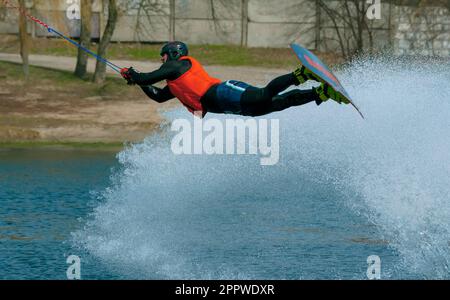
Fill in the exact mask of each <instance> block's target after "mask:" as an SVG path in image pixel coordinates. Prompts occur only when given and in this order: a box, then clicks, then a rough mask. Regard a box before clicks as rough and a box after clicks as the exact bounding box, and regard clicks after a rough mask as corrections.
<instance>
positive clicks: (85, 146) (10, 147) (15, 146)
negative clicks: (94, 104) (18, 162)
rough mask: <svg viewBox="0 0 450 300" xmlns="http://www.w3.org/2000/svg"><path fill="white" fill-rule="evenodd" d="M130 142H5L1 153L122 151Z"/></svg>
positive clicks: (1, 144)
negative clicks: (28, 151)
mask: <svg viewBox="0 0 450 300" xmlns="http://www.w3.org/2000/svg"><path fill="white" fill-rule="evenodd" d="M130 144H131V143H129V142H123V143H122V142H64V141H5V142H0V151H14V150H52V151H55V150H57V151H105V152H119V151H122V150H123V149H124V148H125V147H126V146H127V145H130Z"/></svg>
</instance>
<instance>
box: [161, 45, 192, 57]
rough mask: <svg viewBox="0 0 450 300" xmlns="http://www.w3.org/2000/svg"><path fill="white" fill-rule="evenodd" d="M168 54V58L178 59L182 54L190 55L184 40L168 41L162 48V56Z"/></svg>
mask: <svg viewBox="0 0 450 300" xmlns="http://www.w3.org/2000/svg"><path fill="white" fill-rule="evenodd" d="M164 54H167V55H168V60H178V59H179V58H180V57H182V56H186V55H188V47H187V45H186V44H185V43H183V42H178V41H175V42H168V43H167V44H165V45H164V46H163V47H162V48H161V56H163V55H164Z"/></svg>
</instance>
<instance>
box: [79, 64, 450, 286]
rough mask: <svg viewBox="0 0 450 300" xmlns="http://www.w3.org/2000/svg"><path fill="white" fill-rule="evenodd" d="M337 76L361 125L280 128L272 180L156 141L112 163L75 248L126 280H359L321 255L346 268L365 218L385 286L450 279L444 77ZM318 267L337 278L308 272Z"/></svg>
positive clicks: (309, 123) (387, 71) (448, 118)
mask: <svg viewBox="0 0 450 300" xmlns="http://www.w3.org/2000/svg"><path fill="white" fill-rule="evenodd" d="M337 75H338V77H339V78H341V79H342V80H341V81H342V83H343V85H344V86H345V87H346V88H347V90H348V92H349V94H350V95H352V97H353V98H354V99H355V102H356V103H357V104H358V105H359V106H360V108H361V110H362V111H363V113H364V114H365V116H366V120H365V121H363V120H361V119H360V117H359V116H358V114H357V113H356V112H355V111H353V109H352V108H351V107H349V106H338V105H337V104H335V103H324V104H322V105H321V106H319V107H316V106H315V105H313V104H309V105H306V106H303V107H300V108H291V109H288V110H286V111H283V112H279V113H275V114H272V115H270V116H269V117H270V118H279V119H280V131H281V132H280V161H279V163H278V164H277V165H275V166H260V165H259V158H258V157H255V156H250V155H212V156H208V155H179V156H177V155H174V154H172V152H171V150H170V141H171V137H172V136H173V135H172V133H163V134H158V135H155V136H152V137H149V138H147V139H146V140H145V141H143V142H142V143H140V144H137V145H133V146H131V147H128V148H127V149H126V150H124V151H123V152H121V153H120V154H119V155H118V159H119V161H120V163H121V165H122V169H121V170H119V171H116V172H114V174H113V176H112V183H111V187H110V188H108V189H107V190H105V191H103V192H102V193H101V196H100V203H99V205H98V206H97V208H96V209H95V210H94V212H93V214H92V216H91V217H90V218H89V220H88V221H87V222H86V225H85V227H84V229H83V230H80V231H77V232H75V233H73V241H74V244H75V245H77V246H81V247H82V248H83V249H86V250H87V251H88V252H89V253H90V254H91V255H93V257H96V258H98V259H100V260H102V261H104V262H105V263H107V264H109V265H111V266H113V268H114V270H115V271H117V272H119V273H121V274H124V277H126V278H182V279H186V278H195V279H198V278H227V279H241V278H293V279H295V278H330V277H331V278H353V277H354V278H361V277H362V276H363V275H361V274H360V273H362V272H360V273H358V272H359V270H357V271H350V272H349V273H350V274H351V273H352V272H354V273H357V274H355V275H354V276H353V277H352V276H351V275H348V274H349V273H348V272H347V273H345V272H343V271H341V270H338V269H339V267H338V264H337V262H336V263H335V264H334V260H336V259H334V258H333V256H330V255H328V256H327V255H325V254H324V253H328V252H324V250H323V249H328V248H331V249H330V251H333V249H335V250H334V253H335V255H341V254H340V253H339V251H338V250H336V249H337V247H338V246H337V245H340V244H339V243H341V241H342V239H341V237H340V235H339V234H340V233H339V232H341V231H339V228H341V229H342V232H345V231H346V230H349V229H348V228H353V227H351V226H353V225H351V224H349V223H350V222H349V221H348V220H347V219H348V218H353V217H354V216H359V218H361V219H358V217H355V218H356V219H354V220H356V221H355V223H358V222H359V223H361V222H364V221H361V220H365V222H367V223H370V224H372V225H374V226H375V228H376V229H375V231H374V232H372V233H371V234H373V235H375V236H376V239H378V240H386V241H388V242H389V246H388V248H389V249H391V251H392V253H394V254H392V255H393V256H397V257H398V259H393V260H392V261H390V265H384V264H383V266H385V268H387V269H388V270H387V271H386V273H385V274H387V276H389V277H390V278H404V277H413V278H450V276H449V271H450V270H449V265H450V203H449V200H450V134H449V133H448V132H449V129H450V126H449V125H450V84H449V82H450V63H448V62H436V61H431V60H430V61H420V60H410V61H407V62H405V61H400V60H396V59H389V58H382V57H381V58H371V59H368V58H364V59H359V60H356V61H354V62H352V63H351V64H349V65H348V66H346V67H345V68H343V69H342V70H340V71H339V72H337ZM330 102H331V101H330ZM180 115H181V116H183V117H187V113H185V112H184V111H183V112H180V111H177V112H175V113H174V114H172V116H171V117H172V118H173V117H178V116H180ZM209 117H214V118H217V117H219V118H221V119H224V118H225V117H224V116H217V115H210V116H209ZM306 199H312V201H310V202H308V201H307V200H306ZM327 222H328V223H327ZM330 224H332V225H330ZM280 228H284V229H280ZM304 228H308V230H309V231H308V230H305V229H304ZM337 228H338V229H337ZM285 229H286V230H285ZM314 230H316V231H317V232H315V233H314ZM350 230H351V229H350ZM300 233H301V234H300ZM313 233H314V234H313ZM308 234H310V235H311V238H310V239H308V236H309V235H308ZM319 237H320V241H319V242H318V238H319ZM267 245H269V246H267ZM346 245H347V244H346ZM327 247H328V248H327ZM333 247H334V248H333ZM346 247H347V248H348V246H345V245H344V246H343V249H347V248H346ZM358 249H359V248H358ZM327 251H328V250H327ZM343 251H344V250H343ZM345 251H346V250H345ZM362 252H364V251H362ZM317 253H320V255H321V256H320V259H321V260H323V261H326V262H327V264H328V266H329V269H331V270H335V271H334V273H333V274H330V272H328V273H326V272H323V271H320V270H319V271H318V270H316V269H313V267H311V266H308V264H307V262H306V261H307V260H308V259H312V258H313V257H316V258H317V255H318V254H317ZM368 254H372V253H365V252H364V253H362V254H361V255H362V256H365V257H367V255H368ZM315 255H316V256H315ZM339 257H340V258H339V259H341V260H342V259H343V257H345V256H339ZM350 259H351V256H350ZM283 261H285V263H283ZM298 261H301V262H299V265H296V262H298ZM382 261H383V257H382ZM340 263H345V262H342V261H341V262H340ZM330 264H331V267H330ZM291 265H295V268H292V269H290V268H289V266H291ZM242 266H245V267H242ZM405 274H407V275H405Z"/></svg>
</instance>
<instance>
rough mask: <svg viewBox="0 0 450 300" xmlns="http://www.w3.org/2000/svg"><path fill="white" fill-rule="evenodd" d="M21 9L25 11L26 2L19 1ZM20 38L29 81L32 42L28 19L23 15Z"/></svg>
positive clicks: (20, 20) (24, 65)
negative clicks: (29, 34) (29, 58)
mask: <svg viewBox="0 0 450 300" xmlns="http://www.w3.org/2000/svg"><path fill="white" fill-rule="evenodd" d="M19 5H20V9H22V10H25V9H26V7H25V0H19ZM19 37H20V56H21V57H22V66H23V73H24V74H25V80H26V81H27V80H28V76H29V75H30V68H29V62H28V56H29V54H30V42H29V37H28V33H27V18H26V17H25V16H24V15H23V14H20V15H19Z"/></svg>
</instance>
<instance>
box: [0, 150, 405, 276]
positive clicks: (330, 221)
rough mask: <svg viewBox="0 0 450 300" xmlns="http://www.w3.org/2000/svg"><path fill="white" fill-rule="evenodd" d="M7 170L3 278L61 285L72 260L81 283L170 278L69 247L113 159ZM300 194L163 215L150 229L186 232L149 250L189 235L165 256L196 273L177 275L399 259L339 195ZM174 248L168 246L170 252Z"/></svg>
mask: <svg viewBox="0 0 450 300" xmlns="http://www.w3.org/2000/svg"><path fill="white" fill-rule="evenodd" d="M0 166H1V167H0V178H1V187H2V188H1V191H0V199H1V203H2V205H1V208H0V215H1V223H0V248H1V250H2V251H1V252H0V253H1V254H0V270H1V271H0V278H2V279H64V278H65V276H66V273H65V272H66V269H67V267H68V264H66V261H65V260H66V258H67V257H68V256H69V255H71V254H75V255H79V256H80V257H81V262H82V276H83V278H84V279H88V278H89V279H97V278H142V276H144V277H146V278H172V275H171V274H161V269H159V268H158V264H157V263H156V262H154V261H153V259H151V258H149V259H150V260H151V261H152V262H154V263H155V265H154V267H155V269H154V270H152V266H147V267H148V269H147V268H146V270H145V272H144V271H143V270H139V271H136V272H137V273H133V271H132V270H133V269H130V270H125V272H121V271H120V270H117V266H116V265H113V266H109V264H110V263H107V262H103V261H102V260H101V259H99V258H96V257H95V256H91V255H89V253H87V252H84V251H80V249H79V248H76V247H75V248H74V247H73V245H72V242H71V241H70V240H71V232H74V231H76V230H79V229H81V228H82V226H83V221H81V220H80V219H86V218H87V215H88V214H89V213H90V212H91V211H92V210H93V208H94V207H95V206H96V203H97V202H96V200H95V195H94V194H93V193H92V191H101V190H103V189H104V188H105V187H107V186H108V184H109V183H110V182H109V175H110V172H111V168H114V167H116V168H117V167H118V162H117V160H116V158H115V155H114V154H113V153H108V152H89V151H55V150H33V151H31V150H28V151H26V150H14V151H13V150H11V151H0ZM295 189H296V190H298V191H301V192H299V194H298V196H297V197H295V198H291V197H281V198H278V199H270V198H269V197H264V196H261V195H258V196H257V197H252V196H251V195H250V194H249V195H248V196H247V197H243V198H241V197H226V196H224V195H222V196H221V197H222V198H221V199H220V197H219V196H218V197H217V199H211V201H210V202H208V201H206V202H205V201H200V202H199V203H197V204H196V205H197V207H191V209H192V211H191V212H190V213H188V212H187V211H184V216H180V215H178V216H167V215H164V218H166V217H168V218H167V219H166V220H165V221H164V220H163V219H164V218H163V217H162V216H161V215H158V216H156V218H158V221H155V220H148V222H149V223H152V222H169V223H171V224H167V229H173V227H174V226H175V227H176V228H177V229H179V230H182V233H176V232H169V233H167V237H165V238H164V237H163V238H162V240H158V241H155V243H154V244H153V243H151V242H150V241H149V244H148V246H149V249H148V250H147V251H150V250H152V249H154V248H153V247H155V248H156V246H157V245H159V244H160V242H164V239H169V240H170V241H171V242H173V240H171V239H170V236H171V235H177V236H178V235H179V236H178V237H181V236H184V234H187V235H186V236H184V238H183V239H178V240H177V242H178V243H179V245H177V246H178V247H177V248H178V249H177V250H178V251H179V253H172V254H170V255H171V256H172V257H170V258H167V261H168V262H169V263H170V262H173V261H174V259H175V260H176V259H180V255H181V256H182V257H183V264H184V265H185V266H189V268H192V269H190V270H189V269H183V270H177V273H176V274H175V273H174V274H173V277H180V278H188V277H189V278H196V277H197V276H199V277H201V278H204V277H207V278H215V277H216V276H217V277H218V278H235V276H237V278H303V277H305V278H339V277H345V278H364V276H365V272H366V269H367V262H366V260H367V256H368V255H371V254H375V253H376V254H378V255H380V256H382V257H383V262H385V261H386V262H390V263H394V262H395V260H396V259H397V254H396V253H395V251H392V250H389V249H388V247H387V244H386V241H383V240H377V235H376V233H375V232H376V230H375V228H374V226H373V225H372V224H370V223H368V222H367V221H366V220H365V219H363V218H360V217H358V216H355V215H353V214H352V213H351V212H349V211H348V210H347V209H346V208H345V207H343V206H340V205H339V202H340V199H341V197H342V196H340V195H334V196H333V197H332V198H331V199H328V196H329V194H330V193H333V191H331V190H328V191H327V188H324V189H321V191H320V192H319V193H318V192H317V190H316V189H317V186H315V184H314V183H313V182H311V181H309V180H301V182H300V183H297V184H296V187H295ZM230 196H231V195H230ZM191 204H194V203H191ZM194 206H195V204H194ZM141 209H142V207H141ZM144 209H145V208H144ZM135 210H136V208H131V212H130V213H132V212H134V211H135ZM125 213H126V212H125ZM174 213H180V212H179V211H178V212H174ZM149 217H155V216H154V215H153V214H151V213H150V214H149ZM182 218H184V219H185V220H183V219H182ZM142 222H145V220H142ZM177 223H178V224H177ZM186 225H188V226H189V227H187V228H186V227H185V226H186ZM158 227H159V229H161V230H164V227H165V226H163V224H159V226H158ZM142 230H145V228H142V227H141V228H139V227H136V231H137V232H141V231H142ZM186 231H187V232H186ZM153 233H154V232H153V231H151V232H149V235H150V234H153ZM124 234H127V235H134V234H136V233H133V232H128V233H124ZM140 234H143V235H145V232H143V233H140ZM160 234H161V235H163V234H165V233H163V232H161V233H160ZM197 235H198V236H197ZM169 246H170V245H169ZM173 250H174V249H173V247H170V248H168V252H167V253H166V255H169V252H170V251H173ZM142 251H146V249H142ZM162 252H164V251H163V250H162ZM157 254H158V255H164V254H162V253H157ZM130 259H132V258H130ZM160 259H162V258H160ZM161 264H164V262H161ZM184 272H185V273H184ZM215 272H217V273H215ZM227 272H229V273H227Z"/></svg>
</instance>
